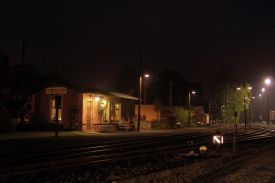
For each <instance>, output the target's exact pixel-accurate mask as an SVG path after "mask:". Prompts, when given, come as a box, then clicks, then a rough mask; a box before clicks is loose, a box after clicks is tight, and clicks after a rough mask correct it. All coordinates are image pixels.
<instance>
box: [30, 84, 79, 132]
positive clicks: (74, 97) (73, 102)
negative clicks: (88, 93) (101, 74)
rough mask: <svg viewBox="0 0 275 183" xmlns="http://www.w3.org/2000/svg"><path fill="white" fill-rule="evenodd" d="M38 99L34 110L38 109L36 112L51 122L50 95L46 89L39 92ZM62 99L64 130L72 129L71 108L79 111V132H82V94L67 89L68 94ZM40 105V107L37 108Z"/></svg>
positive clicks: (34, 102)
mask: <svg viewBox="0 0 275 183" xmlns="http://www.w3.org/2000/svg"><path fill="white" fill-rule="evenodd" d="M35 96H36V97H34V98H35V100H34V101H33V108H34V109H36V110H35V112H37V113H42V114H43V115H44V116H45V117H46V119H47V120H48V121H49V122H50V106H49V102H50V97H51V96H50V95H47V94H46V91H45V89H43V90H41V91H40V92H37V93H36V94H35ZM61 97H62V120H61V123H62V124H63V126H64V128H65V129H67V128H70V126H71V124H70V117H69V111H70V110H71V108H76V109H77V110H78V123H79V130H81V123H82V93H79V92H76V91H74V90H71V89H67V94H64V95H61ZM36 105H39V106H36Z"/></svg>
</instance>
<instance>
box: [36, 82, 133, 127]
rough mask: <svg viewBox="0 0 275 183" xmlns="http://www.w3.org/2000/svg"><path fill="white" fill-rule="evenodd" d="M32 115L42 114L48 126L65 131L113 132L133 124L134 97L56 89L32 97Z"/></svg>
mask: <svg viewBox="0 0 275 183" xmlns="http://www.w3.org/2000/svg"><path fill="white" fill-rule="evenodd" d="M31 100H32V113H36V114H42V115H43V116H44V117H45V118H46V119H47V121H48V122H49V123H52V124H54V123H55V121H56V117H57V116H58V123H59V125H61V126H62V127H63V128H64V129H68V130H80V131H85V132H89V131H112V130H116V128H117V126H118V125H119V124H122V123H123V124H133V125H134V121H135V120H134V118H135V102H136V100H138V99H137V98H135V97H132V96H129V95H125V94H122V93H117V92H106V91H99V90H95V89H90V88H76V87H66V86H53V87H48V88H44V89H42V90H40V91H38V92H36V93H34V94H33V96H32V99H31Z"/></svg>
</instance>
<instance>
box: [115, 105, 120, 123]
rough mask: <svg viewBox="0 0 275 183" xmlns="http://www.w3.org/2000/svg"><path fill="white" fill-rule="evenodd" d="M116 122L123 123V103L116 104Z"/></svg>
mask: <svg viewBox="0 0 275 183" xmlns="http://www.w3.org/2000/svg"><path fill="white" fill-rule="evenodd" d="M115 121H116V122H120V121H121V103H115Z"/></svg>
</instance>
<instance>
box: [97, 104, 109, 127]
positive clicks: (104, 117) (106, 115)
mask: <svg viewBox="0 0 275 183" xmlns="http://www.w3.org/2000/svg"><path fill="white" fill-rule="evenodd" d="M99 109H100V110H101V111H102V122H103V123H108V122H109V116H110V105H109V101H108V100H106V99H102V100H101V101H100V103H99Z"/></svg>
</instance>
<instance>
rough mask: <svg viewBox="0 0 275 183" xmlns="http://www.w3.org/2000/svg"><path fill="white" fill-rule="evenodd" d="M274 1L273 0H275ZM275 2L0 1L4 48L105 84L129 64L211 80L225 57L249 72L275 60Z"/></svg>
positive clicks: (258, 72)
mask: <svg viewBox="0 0 275 183" xmlns="http://www.w3.org/2000/svg"><path fill="white" fill-rule="evenodd" d="M271 2H272V1H271ZM274 8H275V5H274V3H268V2H265V1H251V0H247V1H241V2H240V0H236V1H229V0H227V1H223V0H215V1H205V0H193V1H190V0H189V1H185V0H181V1H171V0H169V1H168V0H167V1H149V0H148V1H140V0H139V1H136V0H129V1H115V0H109V1H94V0H89V1H61V0H55V1H51V0H39V1H37V0H29V1H22V0H17V1H16V0H8V1H7V0H6V1H1V4H0V17H1V18H0V21H1V24H0V48H4V49H5V50H7V52H8V53H9V55H10V57H11V58H12V61H13V63H19V46H18V40H19V38H20V37H21V36H23V37H24V38H25V40H26V49H27V52H26V60H27V62H28V63H32V64H35V65H36V66H38V67H40V68H46V67H51V66H52V65H54V64H58V65H61V66H63V65H67V66H66V67H65V68H69V69H70V70H71V72H72V74H71V75H69V76H68V77H69V78H75V80H79V79H80V80H82V81H83V83H86V84H87V83H91V86H97V87H105V86H108V84H109V83H110V82H111V81H112V80H113V79H114V78H115V76H116V74H117V72H118V70H119V69H120V68H121V67H122V65H123V64H126V63H127V64H130V65H133V66H137V65H138V55H139V50H141V51H142V52H143V55H144V62H145V67H146V70H148V71H150V72H152V73H156V71H158V70H160V69H162V68H170V69H174V70H177V71H179V72H181V73H182V74H183V75H184V76H185V77H186V78H187V79H188V80H190V81H194V82H202V83H204V84H205V83H207V81H209V80H211V78H212V77H213V75H215V73H216V72H217V71H218V70H219V69H220V67H221V66H222V65H224V64H225V63H230V64H231V65H233V66H234V67H235V68H236V70H237V71H238V72H239V73H243V74H242V77H243V79H244V80H247V81H249V82H251V81H261V80H262V78H263V77H264V76H266V75H271V76H272V72H274V70H275V69H274V68H275V62H274V60H275V52H274V50H275V9H274Z"/></svg>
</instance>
